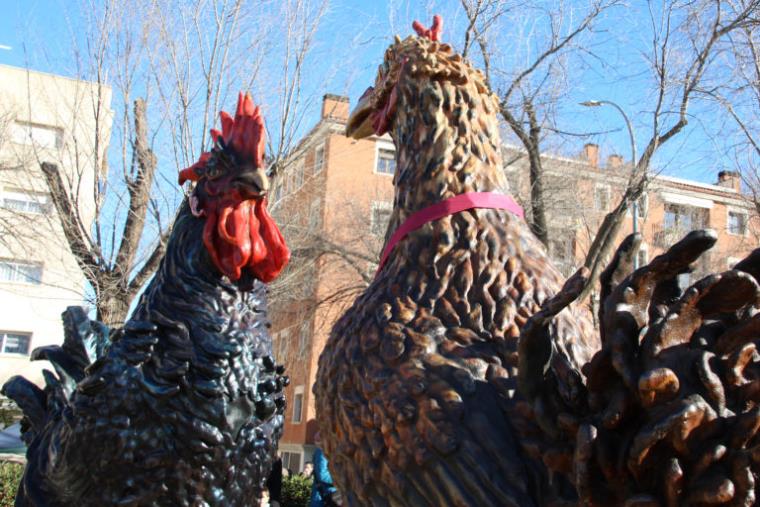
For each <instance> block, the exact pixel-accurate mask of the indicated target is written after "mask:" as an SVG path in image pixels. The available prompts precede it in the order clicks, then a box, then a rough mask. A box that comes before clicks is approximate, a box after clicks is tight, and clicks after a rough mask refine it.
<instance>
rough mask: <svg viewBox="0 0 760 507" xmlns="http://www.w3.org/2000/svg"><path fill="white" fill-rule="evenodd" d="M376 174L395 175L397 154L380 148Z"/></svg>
mask: <svg viewBox="0 0 760 507" xmlns="http://www.w3.org/2000/svg"><path fill="white" fill-rule="evenodd" d="M375 172H376V173H379V174H391V175H392V174H394V173H395V172H396V152H394V151H393V150H389V149H387V148H378V149H377V162H376V164H375Z"/></svg>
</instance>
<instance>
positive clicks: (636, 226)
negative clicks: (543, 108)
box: [579, 100, 639, 269]
mask: <svg viewBox="0 0 760 507" xmlns="http://www.w3.org/2000/svg"><path fill="white" fill-rule="evenodd" d="M579 105H581V106H584V107H601V106H604V105H609V106H612V107H614V108H615V109H617V110H618V112H619V113H620V114H621V115H622V116H623V119H624V120H625V126H626V127H628V136H629V137H630V138H631V164H633V169H634V170H635V169H636V139H635V138H634V137H633V126H632V125H631V120H629V119H628V115H627V114H625V111H623V108H622V107H620V106H619V105H617V104H616V103H614V102H612V101H610V100H587V101H585V102H580V103H579ZM631 213H632V214H633V233H634V234H636V233H637V232H638V230H639V205H638V199H635V200H634V201H633V205H632V210H631ZM638 267H639V256H638V255H636V256H634V258H633V268H634V269H638Z"/></svg>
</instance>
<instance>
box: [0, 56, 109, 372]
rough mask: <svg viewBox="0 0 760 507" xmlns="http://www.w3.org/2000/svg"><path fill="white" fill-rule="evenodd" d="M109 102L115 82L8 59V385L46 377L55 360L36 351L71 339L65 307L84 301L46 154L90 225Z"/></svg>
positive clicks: (2, 331)
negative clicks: (16, 379) (66, 336)
mask: <svg viewBox="0 0 760 507" xmlns="http://www.w3.org/2000/svg"><path fill="white" fill-rule="evenodd" d="M110 104H111V89H110V88H109V87H106V86H103V85H98V84H96V83H90V82H86V81H79V80H75V79H69V78H65V77H62V76H56V75H51V74H45V73H41V72H35V71H30V70H28V69H21V68H16V67H9V66H5V65H0V385H2V384H3V383H4V382H5V381H6V380H7V379H8V378H10V377H11V376H13V375H24V376H25V377H27V378H28V379H30V380H32V381H34V382H36V383H38V384H41V383H43V379H42V369H43V368H50V365H49V364H47V363H46V362H41V361H37V362H34V363H32V362H30V358H29V356H30V353H31V351H32V350H33V349H34V348H36V347H40V346H43V345H50V344H60V343H62V342H63V326H62V323H61V313H62V312H63V311H64V310H65V309H66V307H67V306H71V305H81V304H83V303H84V291H85V279H84V276H83V274H82V272H81V270H80V269H79V267H78V266H77V263H76V261H75V259H74V257H73V255H72V254H71V253H70V251H69V249H68V247H67V244H66V241H65V238H64V235H63V230H62V228H61V226H60V221H59V217H58V216H57V214H56V211H55V208H54V206H53V205H52V202H51V200H50V199H49V194H48V190H47V184H46V182H45V179H44V176H43V174H42V172H41V170H40V163H41V162H53V163H55V164H57V165H58V166H59V167H60V168H61V173H62V176H63V179H64V184H65V185H66V186H67V187H68V189H69V190H70V192H71V195H72V196H74V199H75V200H76V202H75V203H74V204H75V206H76V209H77V212H78V213H79V214H80V218H81V222H82V224H83V226H84V228H86V229H87V231H88V232H89V231H90V230H91V228H92V223H93V220H94V216H95V205H94V200H93V195H94V193H93V185H95V184H97V180H96V178H95V171H96V168H99V167H101V164H102V161H103V160H104V158H103V157H104V154H105V150H106V147H107V141H108V139H109V136H110V129H111V121H112V112H111V110H110ZM96 134H97V135H96ZM96 139H97V140H96Z"/></svg>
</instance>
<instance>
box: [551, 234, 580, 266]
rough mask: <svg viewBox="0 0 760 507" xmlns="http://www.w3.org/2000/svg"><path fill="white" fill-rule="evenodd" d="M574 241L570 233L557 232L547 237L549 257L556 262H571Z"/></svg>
mask: <svg viewBox="0 0 760 507" xmlns="http://www.w3.org/2000/svg"><path fill="white" fill-rule="evenodd" d="M574 243H575V242H574V240H573V237H572V236H571V235H569V234H561V233H558V234H557V235H556V236H555V237H552V238H550V239H549V257H551V258H552V259H553V260H555V261H557V262H573V260H574V253H575V252H574V251H575V248H574V246H575V245H574Z"/></svg>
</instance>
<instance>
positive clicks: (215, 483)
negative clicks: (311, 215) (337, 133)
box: [3, 95, 290, 507]
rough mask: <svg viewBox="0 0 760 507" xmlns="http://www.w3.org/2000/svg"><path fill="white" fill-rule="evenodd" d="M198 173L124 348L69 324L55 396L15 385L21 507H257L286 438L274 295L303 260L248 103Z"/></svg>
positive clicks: (77, 311) (113, 338)
mask: <svg viewBox="0 0 760 507" xmlns="http://www.w3.org/2000/svg"><path fill="white" fill-rule="evenodd" d="M221 120H222V127H223V131H222V132H218V131H216V130H213V131H212V138H213V139H214V140H215V142H216V144H215V146H214V148H213V149H212V151H210V152H208V153H204V154H203V156H202V157H201V159H200V160H199V162H198V163H196V164H195V165H193V166H192V167H190V168H188V169H185V170H183V171H182V172H181V173H180V183H183V182H184V181H185V180H188V179H190V180H193V181H196V185H195V187H194V189H193V192H192V194H191V195H190V196H189V198H188V199H186V200H185V202H184V203H183V204H182V206H181V208H180V210H179V213H178V215H177V217H176V220H175V223H174V228H173V231H172V234H171V237H170V238H169V241H168V245H167V250H166V255H165V257H164V258H163V260H162V261H161V265H160V267H159V269H158V272H157V273H156V275H155V277H154V278H153V280H152V281H151V283H150V285H149V286H148V288H147V289H146V291H145V293H144V295H143V296H142V298H141V300H140V303H139V305H138V306H137V308H136V309H135V310H134V312H133V314H132V317H131V319H130V320H129V321H128V322H127V323H126V324H125V325H124V326H123V327H122V328H120V329H118V330H115V331H112V332H110V335H109V330H108V329H107V328H106V327H105V326H103V325H102V324H100V323H98V322H93V321H90V320H89V319H88V318H87V317H86V315H85V313H84V312H83V310H82V309H81V308H76V307H72V308H69V309H68V310H67V311H66V312H64V315H63V317H64V327H65V341H64V343H63V346H50V347H43V348H40V349H37V350H35V351H34V353H33V359H46V360H48V361H50V362H51V363H52V364H53V366H54V367H55V370H56V372H57V375H55V374H53V373H51V372H49V371H46V372H45V379H46V386H45V389H44V390H41V389H39V388H38V387H37V386H35V385H34V384H32V383H30V382H29V381H27V380H25V379H24V378H21V377H14V378H12V379H11V380H9V381H8V382H7V383H6V384H5V386H4V387H3V393H4V394H5V395H7V396H8V397H9V398H12V399H13V400H15V401H16V402H17V403H18V405H19V406H20V407H21V408H22V409H23V411H24V419H23V430H24V431H23V438H24V440H25V441H26V442H27V444H28V445H29V448H28V452H27V465H26V470H25V472H24V476H23V479H22V482H21V485H20V488H19V492H18V495H17V499H16V505H17V506H19V507H23V506H35V507H42V506H51V507H52V506H106V505H119V506H138V505H140V506H143V505H166V506H200V505H209V506H212V505H213V506H222V505H224V506H248V505H252V504H253V503H254V502H256V501H257V498H258V496H259V494H260V492H261V490H262V488H263V484H264V481H265V480H266V478H267V476H268V475H269V471H270V469H271V465H272V460H273V457H274V455H275V452H276V448H277V442H278V440H279V438H280V435H281V433H282V428H283V416H282V414H283V412H284V409H285V398H284V395H283V386H285V385H286V384H287V377H284V376H283V375H282V373H283V371H284V368H283V367H282V366H278V365H276V364H275V361H274V359H273V357H272V342H271V337H270V336H269V334H268V325H269V324H268V321H267V316H266V288H265V285H264V283H262V282H269V281H271V280H272V279H274V278H275V277H276V276H277V274H278V273H279V272H280V270H281V269H282V268H283V267H284V265H285V264H286V263H287V261H288V259H289V255H290V254H289V252H288V249H287V247H286V246H285V243H284V241H283V238H282V236H281V235H280V232H279V231H278V229H277V227H276V225H275V224H274V223H273V222H272V220H271V218H270V217H269V215H268V214H267V212H266V200H265V197H264V195H265V193H266V191H267V189H268V180H267V177H266V174H265V169H264V167H263V164H262V157H263V151H264V125H263V121H262V118H261V114H260V111H259V109H258V108H257V107H254V105H253V102H252V101H251V98H250V96H248V95H246V96H245V97H243V96H242V95H241V96H240V98H239V101H238V108H237V113H236V115H235V118H234V119H233V118H232V117H230V116H229V115H227V114H226V113H224V112H222V113H221Z"/></svg>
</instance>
